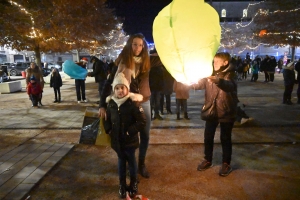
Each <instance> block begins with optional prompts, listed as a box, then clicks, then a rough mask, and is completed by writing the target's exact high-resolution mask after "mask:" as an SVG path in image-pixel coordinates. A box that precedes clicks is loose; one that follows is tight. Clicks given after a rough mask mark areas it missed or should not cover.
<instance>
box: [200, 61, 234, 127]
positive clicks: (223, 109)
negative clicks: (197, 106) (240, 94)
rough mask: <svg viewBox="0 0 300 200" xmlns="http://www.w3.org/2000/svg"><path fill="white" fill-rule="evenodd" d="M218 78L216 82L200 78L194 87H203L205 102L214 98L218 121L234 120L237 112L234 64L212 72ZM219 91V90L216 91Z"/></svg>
mask: <svg viewBox="0 0 300 200" xmlns="http://www.w3.org/2000/svg"><path fill="white" fill-rule="evenodd" d="M214 75H215V76H216V77H217V78H219V82H218V83H211V82H208V79H207V78H203V79H201V80H200V81H199V82H198V84H196V85H195V89H205V104H206V105H207V104H208V103H210V102H213V100H214V98H215V97H216V96H217V95H218V96H217V99H216V105H217V106H216V107H217V112H218V121H219V122H234V121H235V118H236V112H237V103H238V98H237V84H236V82H235V80H234V76H235V74H234V65H233V64H230V65H229V66H228V67H227V68H225V69H224V70H223V71H221V72H214ZM218 91H219V92H218Z"/></svg>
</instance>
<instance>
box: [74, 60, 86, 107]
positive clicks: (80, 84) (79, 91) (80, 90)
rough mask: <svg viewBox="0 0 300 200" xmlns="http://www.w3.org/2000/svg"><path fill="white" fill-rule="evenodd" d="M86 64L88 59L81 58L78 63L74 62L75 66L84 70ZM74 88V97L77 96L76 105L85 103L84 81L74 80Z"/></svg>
mask: <svg viewBox="0 0 300 200" xmlns="http://www.w3.org/2000/svg"><path fill="white" fill-rule="evenodd" d="M87 63H88V59H87V58H85V57H83V58H82V59H81V60H80V61H79V62H76V64H77V65H79V66H80V67H82V68H84V69H86V64H87ZM75 86H76V96H77V103H81V100H82V101H83V102H87V99H86V96H85V79H75Z"/></svg>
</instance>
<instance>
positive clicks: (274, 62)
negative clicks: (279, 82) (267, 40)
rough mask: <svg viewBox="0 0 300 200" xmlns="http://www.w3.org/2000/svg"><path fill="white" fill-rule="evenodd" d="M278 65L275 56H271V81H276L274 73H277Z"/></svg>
mask: <svg viewBox="0 0 300 200" xmlns="http://www.w3.org/2000/svg"><path fill="white" fill-rule="evenodd" d="M276 66H277V62H276V59H275V57H274V56H271V58H270V61H269V71H268V73H269V77H270V82H273V81H274V74H275V69H276Z"/></svg>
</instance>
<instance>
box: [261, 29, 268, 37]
mask: <svg viewBox="0 0 300 200" xmlns="http://www.w3.org/2000/svg"><path fill="white" fill-rule="evenodd" d="M266 33H267V30H265V29H264V30H261V31H260V32H259V37H262V36H264V35H265V34H266Z"/></svg>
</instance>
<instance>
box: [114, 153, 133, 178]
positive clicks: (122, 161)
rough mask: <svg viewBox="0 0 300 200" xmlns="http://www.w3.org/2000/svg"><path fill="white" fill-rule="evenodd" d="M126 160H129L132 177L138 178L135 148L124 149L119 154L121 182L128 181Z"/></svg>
mask: <svg viewBox="0 0 300 200" xmlns="http://www.w3.org/2000/svg"><path fill="white" fill-rule="evenodd" d="M126 162H128V167H129V172H130V178H136V177H137V164H136V159H135V148H125V149H122V150H121V152H120V153H119V154H118V173H119V179H120V182H122V181H125V182H126Z"/></svg>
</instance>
